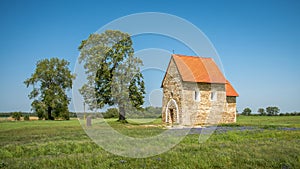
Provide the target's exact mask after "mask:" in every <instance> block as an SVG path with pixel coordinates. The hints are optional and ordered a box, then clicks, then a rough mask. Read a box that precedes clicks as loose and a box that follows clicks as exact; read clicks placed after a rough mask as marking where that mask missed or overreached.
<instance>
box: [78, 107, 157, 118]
mask: <svg viewBox="0 0 300 169" xmlns="http://www.w3.org/2000/svg"><path fill="white" fill-rule="evenodd" d="M161 110H162V109H161V107H152V106H149V107H146V108H143V109H139V110H131V111H127V112H126V118H134V119H136V118H161ZM84 116H86V117H87V116H91V117H92V118H118V117H119V110H118V109H117V108H109V109H107V110H106V111H105V112H94V113H91V112H89V113H83V112H81V113H77V117H78V118H83V117H84Z"/></svg>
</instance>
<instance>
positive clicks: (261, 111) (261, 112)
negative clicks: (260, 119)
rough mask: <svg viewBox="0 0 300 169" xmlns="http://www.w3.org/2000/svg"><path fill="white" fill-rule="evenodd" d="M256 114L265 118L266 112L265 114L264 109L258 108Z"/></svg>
mask: <svg viewBox="0 0 300 169" xmlns="http://www.w3.org/2000/svg"><path fill="white" fill-rule="evenodd" d="M257 112H258V113H259V114H260V115H261V116H265V115H266V112H265V109H264V108H259V109H258V110H257Z"/></svg>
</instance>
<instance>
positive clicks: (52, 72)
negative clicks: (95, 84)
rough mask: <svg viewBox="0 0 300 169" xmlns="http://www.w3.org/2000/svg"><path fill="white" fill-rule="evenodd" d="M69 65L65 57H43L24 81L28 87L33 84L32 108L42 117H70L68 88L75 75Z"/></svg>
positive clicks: (30, 96) (30, 95)
mask: <svg viewBox="0 0 300 169" xmlns="http://www.w3.org/2000/svg"><path fill="white" fill-rule="evenodd" d="M68 65H69V62H68V61H66V60H64V59H62V60H60V59H58V58H51V59H42V60H40V61H38V62H37V64H36V69H35V71H34V73H33V74H32V75H31V77H30V78H28V79H26V80H25V81H24V83H25V85H26V87H29V86H30V85H32V86H33V90H32V91H31V93H30V94H29V95H28V97H29V98H30V99H34V100H33V102H32V104H31V106H32V110H33V111H35V112H36V113H37V114H38V117H39V118H40V119H41V118H44V117H45V118H46V119H49V120H53V119H54V118H55V117H56V118H63V119H69V110H68V104H69V103H70V98H68V97H67V94H66V90H69V89H71V88H72V80H73V79H75V76H74V75H73V74H72V73H71V71H70V70H69V68H68ZM46 112H47V115H46ZM52 112H54V113H53V114H52Z"/></svg>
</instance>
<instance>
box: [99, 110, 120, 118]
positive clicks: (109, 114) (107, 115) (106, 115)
mask: <svg viewBox="0 0 300 169" xmlns="http://www.w3.org/2000/svg"><path fill="white" fill-rule="evenodd" d="M103 117H104V118H117V117H119V110H118V109H117V108H110V109H107V111H106V112H105V113H103Z"/></svg>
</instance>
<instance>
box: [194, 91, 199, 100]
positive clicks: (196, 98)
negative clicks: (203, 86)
mask: <svg viewBox="0 0 300 169" xmlns="http://www.w3.org/2000/svg"><path fill="white" fill-rule="evenodd" d="M194 99H195V101H197V102H199V101H200V92H199V91H197V90H195V98H194Z"/></svg>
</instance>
